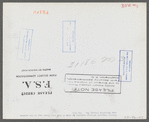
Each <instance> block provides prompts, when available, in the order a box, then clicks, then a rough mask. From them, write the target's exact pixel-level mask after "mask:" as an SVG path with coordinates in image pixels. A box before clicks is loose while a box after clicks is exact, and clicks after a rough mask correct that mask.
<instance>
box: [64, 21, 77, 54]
mask: <svg viewBox="0 0 149 122" xmlns="http://www.w3.org/2000/svg"><path fill="white" fill-rule="evenodd" d="M62 52H64V53H74V52H76V21H71V20H67V21H63V22H62Z"/></svg>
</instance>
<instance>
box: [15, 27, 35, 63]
mask: <svg viewBox="0 0 149 122" xmlns="http://www.w3.org/2000/svg"><path fill="white" fill-rule="evenodd" d="M32 36H33V29H21V31H20V37H19V44H18V55H17V59H19V60H26V61H29V60H30V52H31V43H32Z"/></svg>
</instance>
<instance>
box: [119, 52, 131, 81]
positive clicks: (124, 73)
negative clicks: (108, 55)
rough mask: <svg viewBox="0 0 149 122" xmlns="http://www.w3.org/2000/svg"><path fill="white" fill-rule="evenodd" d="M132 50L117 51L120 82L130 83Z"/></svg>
mask: <svg viewBox="0 0 149 122" xmlns="http://www.w3.org/2000/svg"><path fill="white" fill-rule="evenodd" d="M132 57H133V51H132V50H120V51H119V75H120V76H121V79H120V80H119V81H120V82H131V81H132Z"/></svg>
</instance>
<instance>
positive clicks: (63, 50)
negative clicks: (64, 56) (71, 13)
mask: <svg viewBox="0 0 149 122" xmlns="http://www.w3.org/2000/svg"><path fill="white" fill-rule="evenodd" d="M64 22H70V23H71V22H74V33H75V34H74V49H75V51H65V49H64ZM62 52H63V53H75V52H76V21H75V20H64V21H62Z"/></svg>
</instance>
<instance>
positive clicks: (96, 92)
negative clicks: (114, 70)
mask: <svg viewBox="0 0 149 122" xmlns="http://www.w3.org/2000/svg"><path fill="white" fill-rule="evenodd" d="M66 75H90V76H95V75H98V76H99V75H100V76H105V75H106V74H75V73H66V74H65V78H64V82H66ZM106 76H119V80H120V77H121V76H120V75H106ZM118 82H119V81H118ZM119 83H120V92H119V93H104V92H74V91H64V92H65V93H90V94H94V93H95V94H121V82H119Z"/></svg>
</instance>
